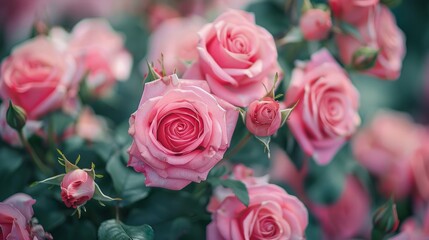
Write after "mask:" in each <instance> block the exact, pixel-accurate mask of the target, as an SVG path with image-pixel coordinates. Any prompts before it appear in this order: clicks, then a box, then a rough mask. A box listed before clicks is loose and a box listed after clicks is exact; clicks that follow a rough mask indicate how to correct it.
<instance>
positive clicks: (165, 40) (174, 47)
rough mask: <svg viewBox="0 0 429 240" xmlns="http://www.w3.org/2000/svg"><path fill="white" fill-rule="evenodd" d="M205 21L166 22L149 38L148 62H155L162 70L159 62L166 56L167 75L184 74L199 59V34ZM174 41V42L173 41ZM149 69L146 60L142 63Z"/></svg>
mask: <svg viewBox="0 0 429 240" xmlns="http://www.w3.org/2000/svg"><path fill="white" fill-rule="evenodd" d="M204 24H205V20H204V19H202V18H200V17H198V16H192V17H187V18H173V19H169V20H166V21H164V22H163V23H162V24H160V26H159V27H157V28H156V29H155V30H154V32H152V35H151V36H150V38H149V45H148V56H147V61H149V62H150V63H151V62H153V63H154V65H155V67H156V68H157V69H162V68H161V64H159V60H160V59H161V54H163V56H164V58H163V59H164V67H165V69H166V71H167V73H169V74H170V73H173V71H174V70H177V72H178V73H184V72H185V70H186V68H187V66H189V65H190V64H191V63H192V62H194V61H195V60H197V59H198V51H197V45H198V34H197V32H198V31H199V30H200V29H201V28H202V27H203V26H204ZM172 39H174V41H172ZM142 64H143V66H144V68H147V63H146V59H145V61H144V62H143V63H142Z"/></svg>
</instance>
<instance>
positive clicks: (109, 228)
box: [98, 219, 154, 240]
mask: <svg viewBox="0 0 429 240" xmlns="http://www.w3.org/2000/svg"><path fill="white" fill-rule="evenodd" d="M98 239H100V240H128V239H132V240H151V239H154V233H153V229H152V227H151V226H149V225H147V224H144V225H142V226H127V225H125V224H123V223H121V222H118V221H116V220H114V219H111V220H107V221H105V222H103V223H102V224H101V226H100V228H99V229H98Z"/></svg>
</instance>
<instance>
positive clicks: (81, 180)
mask: <svg viewBox="0 0 429 240" xmlns="http://www.w3.org/2000/svg"><path fill="white" fill-rule="evenodd" d="M94 190H95V183H94V179H92V178H91V176H89V175H88V173H87V172H85V171H84V170H82V169H76V170H73V171H71V172H69V173H67V174H66V175H65V176H64V178H63V181H62V182H61V198H62V199H63V202H64V203H65V204H66V206H67V207H73V208H77V207H79V206H82V205H83V204H85V203H86V201H88V200H90V199H91V198H92V196H93V195H94Z"/></svg>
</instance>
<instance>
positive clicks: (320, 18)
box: [299, 8, 332, 41]
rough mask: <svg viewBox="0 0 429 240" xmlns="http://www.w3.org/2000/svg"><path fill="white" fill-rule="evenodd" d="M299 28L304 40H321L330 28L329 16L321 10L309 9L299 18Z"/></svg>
mask: <svg viewBox="0 0 429 240" xmlns="http://www.w3.org/2000/svg"><path fill="white" fill-rule="evenodd" d="M299 27H300V29H301V32H302V34H303V35H304V38H305V39H306V40H309V41H317V40H322V39H324V38H326V37H327V36H328V34H329V30H330V29H331V27H332V21H331V14H330V13H329V12H327V11H324V10H322V9H317V8H313V9H309V10H307V11H306V12H305V13H304V14H303V15H302V16H301V19H300V21H299Z"/></svg>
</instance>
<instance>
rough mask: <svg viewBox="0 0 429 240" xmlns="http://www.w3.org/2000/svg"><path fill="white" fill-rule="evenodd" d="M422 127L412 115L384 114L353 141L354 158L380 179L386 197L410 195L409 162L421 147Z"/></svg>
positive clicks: (375, 119) (375, 118) (388, 112)
mask: <svg viewBox="0 0 429 240" xmlns="http://www.w3.org/2000/svg"><path fill="white" fill-rule="evenodd" d="M419 131H420V128H419V127H417V126H416V125H415V124H414V123H413V121H412V119H411V118H410V116H408V115H406V114H404V113H399V112H394V111H381V112H379V113H377V114H376V116H375V117H374V118H373V120H372V121H371V122H370V123H369V124H368V125H367V126H366V127H365V128H363V129H362V130H361V131H359V132H358V133H357V134H356V136H355V138H354V139H353V141H352V149H353V154H354V156H355V158H356V159H357V160H358V161H359V162H360V164H362V165H363V166H364V167H365V168H367V169H368V170H369V171H370V172H371V173H372V174H374V175H375V176H377V177H378V178H379V181H380V182H379V188H380V190H381V191H382V192H383V194H384V195H385V196H386V197H389V196H390V195H391V194H392V193H393V194H394V195H395V196H396V197H397V198H403V197H406V196H407V195H408V193H409V192H410V190H411V187H412V185H413V181H412V180H413V179H412V174H411V167H410V162H411V160H412V158H413V157H414V156H415V154H416V151H417V150H418V148H419V146H420V140H421V139H420V135H419Z"/></svg>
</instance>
